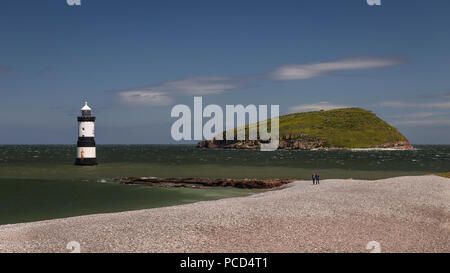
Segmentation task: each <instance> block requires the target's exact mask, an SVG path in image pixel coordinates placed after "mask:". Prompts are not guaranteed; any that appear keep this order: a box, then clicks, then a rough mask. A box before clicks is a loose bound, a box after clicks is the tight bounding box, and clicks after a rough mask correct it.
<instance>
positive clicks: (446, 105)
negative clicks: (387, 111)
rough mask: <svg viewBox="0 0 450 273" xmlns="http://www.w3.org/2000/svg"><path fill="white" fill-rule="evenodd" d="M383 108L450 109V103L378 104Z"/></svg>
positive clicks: (397, 102) (388, 102) (396, 102)
mask: <svg viewBox="0 0 450 273" xmlns="http://www.w3.org/2000/svg"><path fill="white" fill-rule="evenodd" d="M378 105H379V106H381V107H392V108H409V107H411V108H450V101H440V102H405V101H385V102H381V103H379V104H378Z"/></svg>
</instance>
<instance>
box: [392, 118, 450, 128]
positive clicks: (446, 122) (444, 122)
mask: <svg viewBox="0 0 450 273" xmlns="http://www.w3.org/2000/svg"><path fill="white" fill-rule="evenodd" d="M391 123H392V124H394V125H412V126H416V125H436V126H445V125H450V119H449V118H439V119H408V120H394V121H392V122H391Z"/></svg>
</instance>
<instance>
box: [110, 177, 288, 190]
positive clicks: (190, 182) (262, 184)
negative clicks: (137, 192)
mask: <svg viewBox="0 0 450 273" xmlns="http://www.w3.org/2000/svg"><path fill="white" fill-rule="evenodd" d="M116 181H117V182H119V183H120V184H127V185H145V186H160V187H185V188H196V187H236V188H241V189H272V188H278V187H281V186H283V185H285V184H288V183H291V182H294V180H292V179H247V178H245V179H234V178H156V177H126V178H118V179H116Z"/></svg>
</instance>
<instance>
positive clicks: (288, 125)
mask: <svg viewBox="0 0 450 273" xmlns="http://www.w3.org/2000/svg"><path fill="white" fill-rule="evenodd" d="M268 123H269V124H268V128H269V129H270V120H269V122H268ZM255 125H256V126H258V128H259V123H258V124H251V125H250V128H251V127H252V126H255ZM242 129H245V132H246V140H242V141H236V140H217V139H216V138H214V139H212V140H207V141H201V142H199V143H198V145H197V146H198V147H200V148H224V149H258V148H259V147H260V144H261V140H259V135H258V139H257V140H248V131H249V125H247V126H245V128H244V127H242ZM237 130H241V129H236V128H235V133H236V132H237ZM279 131H280V145H279V149H300V150H313V149H319V150H329V149H331V150H333V149H334V150H338V149H358V148H360V149H367V148H374V149H401V150H410V149H413V147H412V145H411V144H410V143H409V141H408V139H407V138H406V137H405V136H404V135H402V134H401V133H400V132H399V131H398V130H397V129H396V128H395V127H393V126H391V125H390V124H388V123H387V122H385V121H384V120H382V119H380V118H379V117H377V116H376V115H375V114H374V113H373V112H372V111H369V110H365V109H362V108H344V109H335V110H327V111H325V110H322V111H313V112H304V113H295V114H289V115H284V116H280V117H279ZM222 134H223V139H225V132H223V133H222Z"/></svg>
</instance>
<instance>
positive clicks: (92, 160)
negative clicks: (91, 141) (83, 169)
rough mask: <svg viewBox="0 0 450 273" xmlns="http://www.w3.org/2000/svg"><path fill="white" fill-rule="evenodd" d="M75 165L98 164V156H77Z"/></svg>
mask: <svg viewBox="0 0 450 273" xmlns="http://www.w3.org/2000/svg"><path fill="white" fill-rule="evenodd" d="M75 165H79V166H95V165H98V163H97V158H77V160H75Z"/></svg>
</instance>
